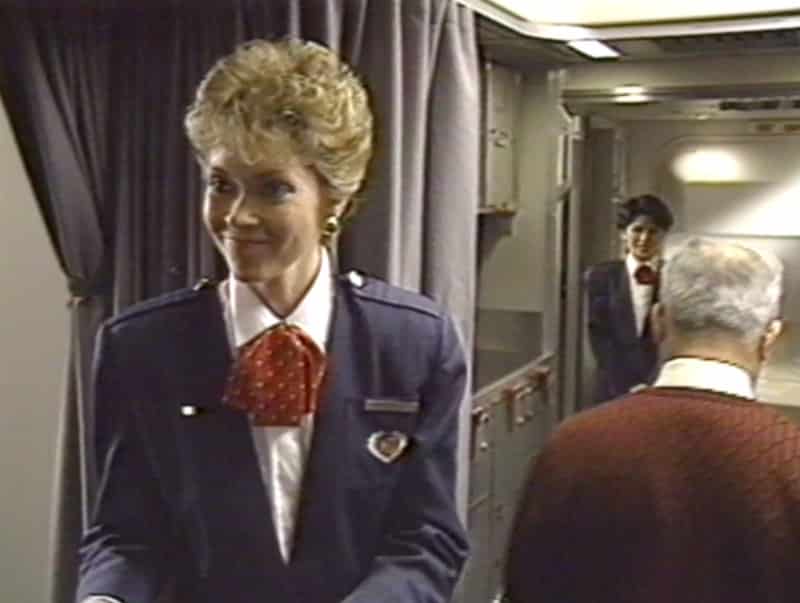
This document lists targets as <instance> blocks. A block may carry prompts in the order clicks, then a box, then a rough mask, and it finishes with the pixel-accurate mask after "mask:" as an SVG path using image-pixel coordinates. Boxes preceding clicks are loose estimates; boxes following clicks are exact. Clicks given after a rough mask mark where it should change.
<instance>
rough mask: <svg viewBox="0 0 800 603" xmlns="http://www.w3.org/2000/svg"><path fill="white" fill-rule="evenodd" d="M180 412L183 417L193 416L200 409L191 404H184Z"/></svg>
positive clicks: (198, 412)
mask: <svg viewBox="0 0 800 603" xmlns="http://www.w3.org/2000/svg"><path fill="white" fill-rule="evenodd" d="M181 414H182V415H183V416H184V417H194V416H195V415H198V414H200V409H199V408H198V407H197V406H192V405H191V404H184V405H183V406H181Z"/></svg>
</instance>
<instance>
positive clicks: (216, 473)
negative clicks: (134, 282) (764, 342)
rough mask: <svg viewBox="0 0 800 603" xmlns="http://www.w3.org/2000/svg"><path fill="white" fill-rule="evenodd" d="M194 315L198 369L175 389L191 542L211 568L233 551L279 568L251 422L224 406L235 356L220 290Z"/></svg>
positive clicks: (191, 337) (191, 343)
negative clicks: (192, 515) (192, 522)
mask: <svg viewBox="0 0 800 603" xmlns="http://www.w3.org/2000/svg"><path fill="white" fill-rule="evenodd" d="M191 312H192V315H191V317H190V319H189V320H188V321H187V324H190V325H192V330H191V331H187V333H186V335H187V348H186V349H187V351H190V353H191V354H192V359H191V366H188V367H187V366H184V367H181V370H180V371H179V374H180V375H182V376H183V379H182V381H183V385H182V386H181V387H180V390H181V391H176V392H173V395H174V399H175V401H176V402H177V406H178V408H176V409H175V410H174V412H173V414H174V415H175V416H176V420H177V422H178V428H177V429H176V433H177V435H178V441H179V452H180V455H181V464H182V467H183V474H184V475H185V476H186V479H185V487H184V496H185V498H186V503H187V507H188V508H189V509H194V512H195V514H196V515H198V516H197V517H195V518H194V519H195V520H196V521H195V526H194V528H195V529H196V530H197V533H195V534H193V535H191V536H190V539H193V540H194V548H195V549H196V553H197V554H198V555H199V556H200V560H201V565H204V566H206V567H207V566H208V565H209V564H210V563H213V562H216V563H225V562H226V559H225V557H226V556H227V552H228V551H233V550H234V549H235V550H236V551H237V552H238V555H241V556H242V557H240V558H245V559H246V558H248V557H250V556H252V559H253V560H254V562H255V563H254V565H256V566H259V565H261V564H262V563H264V564H265V567H269V568H275V567H280V565H276V564H280V563H282V561H281V560H280V553H279V550H278V546H277V539H276V537H275V530H274V527H273V523H272V513H271V505H270V501H269V498H268V495H267V492H266V490H265V489H264V485H263V481H262V478H261V473H260V469H259V464H258V458H257V455H256V451H255V446H254V444H253V439H252V434H251V428H250V422H249V419H248V418H247V416H246V415H245V414H244V413H241V412H239V411H236V410H233V409H230V408H228V407H227V406H225V405H223V403H222V394H223V392H224V388H225V383H226V380H227V376H228V372H229V370H230V366H231V363H232V354H231V349H230V343H229V339H228V335H227V328H226V325H225V320H224V315H223V309H222V304H221V302H220V299H219V295H218V292H217V291H216V289H215V288H214V289H210V290H209V291H208V292H207V293H205V295H204V297H203V298H202V299H201V300H198V302H197V303H196V304H195V305H194V306H193V307H192V309H191ZM198 325H199V326H198ZM187 408H188V409H193V410H190V411H189V412H187V410H186V409H187ZM217 557H218V558H217ZM267 575H268V572H266V571H264V572H263V573H262V576H265V577H266V576H267Z"/></svg>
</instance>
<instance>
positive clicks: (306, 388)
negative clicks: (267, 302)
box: [223, 323, 327, 427]
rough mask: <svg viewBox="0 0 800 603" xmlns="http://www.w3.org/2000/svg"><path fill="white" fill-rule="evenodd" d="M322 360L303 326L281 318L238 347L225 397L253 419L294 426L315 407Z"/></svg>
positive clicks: (323, 359) (319, 384) (317, 398)
mask: <svg viewBox="0 0 800 603" xmlns="http://www.w3.org/2000/svg"><path fill="white" fill-rule="evenodd" d="M326 364H327V363H326V359H325V353H324V352H323V351H321V350H320V349H319V347H317V345H316V344H315V343H314V341H313V340H312V339H311V338H310V337H309V336H308V335H306V334H305V333H304V332H303V330H302V329H300V328H298V327H294V326H291V325H287V324H284V323H281V324H279V325H277V326H275V327H273V328H271V329H268V330H266V331H265V332H264V333H262V334H261V335H259V336H258V337H256V338H255V339H254V340H253V341H251V342H250V343H248V344H246V345H245V346H243V347H242V349H241V351H240V353H239V358H238V359H237V361H236V362H235V363H234V365H233V368H232V370H231V374H230V376H229V377H228V385H227V388H226V391H225V397H224V398H223V401H224V402H225V404H228V405H229V406H231V407H233V408H237V409H239V410H243V411H245V412H247V413H249V414H250V417H251V419H252V422H253V424H254V425H258V426H262V427H264V426H276V427H277V426H282V427H289V426H297V425H299V424H300V420H301V418H302V417H303V415H304V414H308V413H314V412H315V411H316V410H317V406H318V403H319V397H320V389H321V386H322V380H323V378H324V377H325V368H326Z"/></svg>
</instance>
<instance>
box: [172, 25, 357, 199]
mask: <svg viewBox="0 0 800 603" xmlns="http://www.w3.org/2000/svg"><path fill="white" fill-rule="evenodd" d="M185 126H186V132H187V135H188V137H189V140H190V142H191V143H192V146H193V147H194V149H195V151H196V152H197V154H198V156H199V157H200V158H201V160H202V159H205V158H207V157H208V155H209V153H210V152H211V150H212V149H215V148H220V147H222V148H224V149H226V150H228V151H229V152H233V153H235V154H236V155H237V156H238V157H240V158H241V159H242V160H244V161H246V162H248V163H256V162H258V161H259V160H260V159H261V158H263V157H265V156H266V155H267V154H270V155H272V154H273V153H274V150H275V149H276V148H277V149H286V151H287V152H291V153H294V154H297V155H298V156H299V157H301V158H302V159H303V160H305V161H307V162H308V163H309V164H310V165H312V166H313V167H314V168H315V169H316V171H317V172H318V174H319V175H320V176H322V178H323V180H324V181H325V183H326V184H327V188H328V192H329V194H330V196H331V199H332V200H333V201H334V202H335V203H339V202H342V201H345V200H349V199H352V200H354V197H353V196H354V195H355V193H357V192H358V190H359V189H360V188H361V185H362V183H363V181H364V178H365V175H366V170H367V165H368V163H369V160H370V157H371V155H372V112H371V110H370V107H369V99H368V96H367V92H366V90H365V89H364V86H363V85H362V83H361V82H360V81H359V79H358V78H357V77H356V76H355V75H354V74H353V72H352V71H351V70H350V68H349V67H348V66H347V65H346V64H345V63H344V62H343V61H342V60H340V59H339V57H338V56H337V55H336V54H334V53H333V52H332V51H331V50H329V49H327V48H325V47H324V46H321V45H319V44H316V43H314V42H306V41H302V40H296V39H288V40H281V41H275V42H270V41H267V40H252V41H250V42H246V43H244V44H242V45H240V46H239V47H237V48H236V49H235V51H234V52H233V53H232V54H230V55H228V56H225V57H223V58H222V59H220V60H219V61H217V63H216V64H215V65H214V66H213V67H212V68H211V69H210V70H209V72H208V74H207V75H206V77H205V78H204V79H203V81H202V82H201V83H200V86H199V87H198V89H197V94H196V97H195V100H194V102H193V103H192V105H191V106H190V107H189V110H188V112H187V114H186V119H185ZM352 205H353V203H351V207H350V209H351V210H352V209H353V208H352Z"/></svg>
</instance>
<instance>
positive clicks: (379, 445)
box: [367, 431, 408, 463]
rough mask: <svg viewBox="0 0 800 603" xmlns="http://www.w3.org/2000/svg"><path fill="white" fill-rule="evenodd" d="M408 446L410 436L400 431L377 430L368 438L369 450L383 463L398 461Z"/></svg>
mask: <svg viewBox="0 0 800 603" xmlns="http://www.w3.org/2000/svg"><path fill="white" fill-rule="evenodd" d="M407 447H408V436H407V435H406V434H404V433H400V432H399V431H376V432H375V433H373V434H372V435H371V436H369V439H368V440H367V450H369V452H370V454H372V456H374V457H375V458H376V459H378V460H379V461H381V462H382V463H392V462H394V461H396V460H397V459H398V458H399V457H400V455H401V454H403V451H404V450H405V449H406V448H407Z"/></svg>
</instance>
